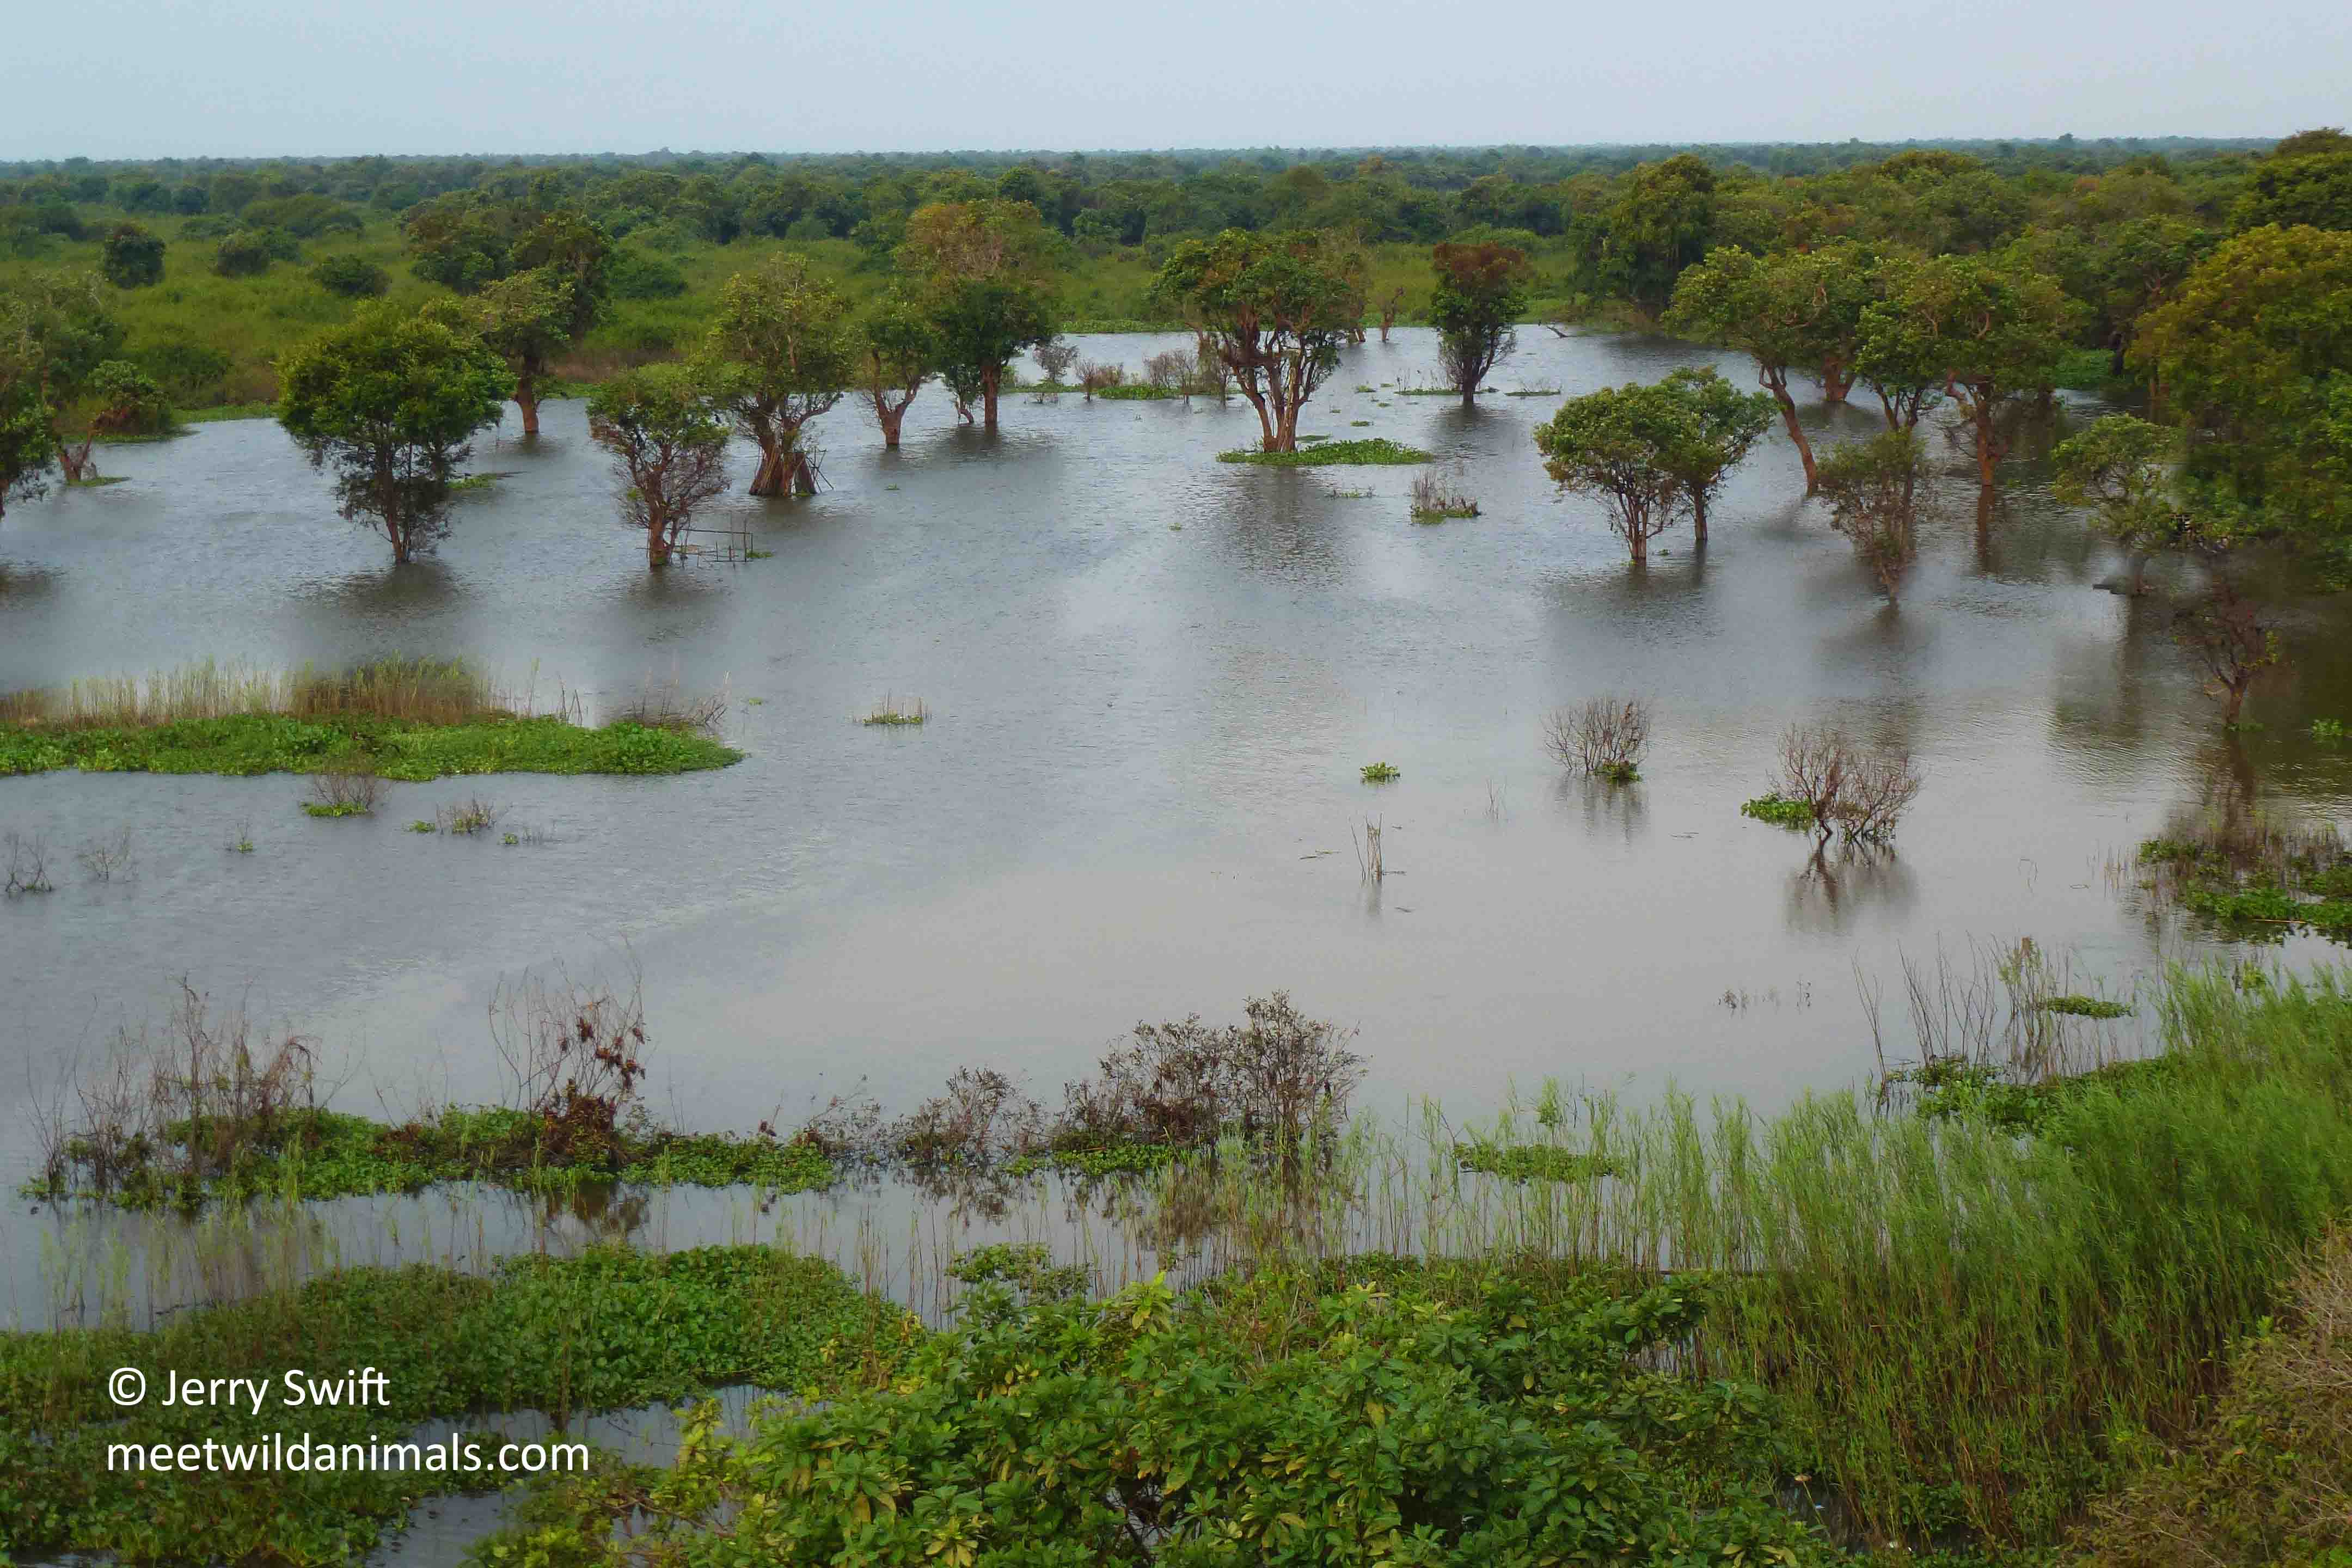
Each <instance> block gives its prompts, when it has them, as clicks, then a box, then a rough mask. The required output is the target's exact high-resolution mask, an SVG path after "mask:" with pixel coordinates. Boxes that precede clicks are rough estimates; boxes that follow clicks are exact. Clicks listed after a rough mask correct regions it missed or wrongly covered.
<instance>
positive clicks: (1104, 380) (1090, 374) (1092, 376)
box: [1078, 360, 1127, 400]
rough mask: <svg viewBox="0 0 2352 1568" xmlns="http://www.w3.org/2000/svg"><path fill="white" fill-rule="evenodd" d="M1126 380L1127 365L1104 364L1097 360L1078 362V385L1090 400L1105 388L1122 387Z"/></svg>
mask: <svg viewBox="0 0 2352 1568" xmlns="http://www.w3.org/2000/svg"><path fill="white" fill-rule="evenodd" d="M1126 380H1127V367H1126V366H1125V365H1119V364H1104V363H1100V362H1098V361H1096V360H1081V361H1079V362H1078V385H1079V386H1080V387H1081V388H1082V389H1084V391H1085V392H1086V395H1087V398H1088V399H1089V400H1091V399H1092V398H1093V396H1094V395H1095V394H1096V393H1097V392H1100V391H1102V390H1103V389H1104V388H1106V387H1111V386H1118V385H1121V384H1124V383H1125V382H1126Z"/></svg>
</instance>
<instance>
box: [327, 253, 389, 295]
mask: <svg viewBox="0 0 2352 1568" xmlns="http://www.w3.org/2000/svg"><path fill="white" fill-rule="evenodd" d="M310 281H312V282H313V283H316V284H317V285H318V286H319V287H320V288H321V289H325V290H326V291H327V292H328V293H330V294H335V295H340V296H341V298H343V299H346V300H375V299H381V298H382V297H383V295H384V293H385V292H386V291H387V290H389V289H391V288H392V274H391V273H389V272H386V271H385V270H384V269H383V268H381V267H378V266H377V265H376V264H375V263H374V262H373V261H370V260H368V259H367V258H365V257H362V256H351V255H342V256H330V257H328V258H326V259H324V260H323V261H320V262H319V263H317V264H316V265H314V266H313V267H312V268H310Z"/></svg>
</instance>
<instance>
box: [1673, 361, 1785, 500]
mask: <svg viewBox="0 0 2352 1568" xmlns="http://www.w3.org/2000/svg"><path fill="white" fill-rule="evenodd" d="M1658 389H1659V391H1660V392H1662V393H1663V394H1664V395H1667V396H1669V397H1672V398H1674V399H1675V400H1676V401H1677V402H1679V403H1680V404H1681V405H1682V407H1683V411H1684V413H1685V416H1686V424H1685V432H1684V435H1683V437H1682V438H1681V439H1680V440H1678V441H1676V442H1675V443H1674V444H1673V445H1672V446H1670V447H1667V448H1666V449H1665V450H1664V454H1663V458H1662V460H1663V461H1664V465H1665V469H1666V472H1667V473H1669V474H1671V475H1672V476H1673V477H1674V478H1675V479H1678V480H1680V481H1681V483H1682V487H1683V499H1684V500H1685V502H1686V503H1687V504H1688V505H1689V507H1690V509H1691V515H1692V518H1693V520H1694V521H1695V522H1696V525H1697V528H1698V531H1699V532H1700V533H1702V534H1704V533H1705V532H1706V509H1707V507H1708V506H1709V505H1710V504H1711V503H1712V502H1713V501H1714V500H1715V496H1716V493H1717V491H1718V490H1720V489H1722V488H1723V482H1724V480H1725V479H1728V478H1729V477H1730V475H1731V470H1732V469H1734V468H1738V466H1739V465H1740V464H1741V463H1743V462H1745V461H1746V460H1747V458H1748V453H1750V452H1752V451H1754V450H1755V449H1756V443H1757V442H1759V441H1760V440H1762V439H1763V438H1764V432H1765V431H1767V430H1769V429H1770V428H1771V427H1772V420H1773V417H1774V408H1773V404H1772V399H1771V398H1770V397H1769V395H1766V394H1764V393H1761V392H1742V391H1740V390H1739V389H1738V387H1735V386H1733V385H1732V384H1731V383H1729V382H1728V381H1726V380H1725V379H1724V378H1723V376H1722V375H1721V374H1719V373H1717V371H1716V370H1715V369H1714V368H1713V367H1712V366H1700V367H1696V368H1685V369H1683V370H1678V371H1675V372H1674V373H1673V374H1670V375H1668V376H1667V377H1666V378H1665V380H1664V381H1662V382H1660V383H1659V384H1658Z"/></svg>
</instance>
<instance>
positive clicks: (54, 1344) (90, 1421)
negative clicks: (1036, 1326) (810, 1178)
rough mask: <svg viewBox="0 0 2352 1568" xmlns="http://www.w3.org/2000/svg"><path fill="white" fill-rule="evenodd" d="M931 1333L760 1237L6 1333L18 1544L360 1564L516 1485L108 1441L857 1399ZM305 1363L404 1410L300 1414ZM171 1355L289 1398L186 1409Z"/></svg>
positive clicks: (339, 1435)
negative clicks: (120, 1325)
mask: <svg viewBox="0 0 2352 1568" xmlns="http://www.w3.org/2000/svg"><path fill="white" fill-rule="evenodd" d="M921 1337H922V1334H921V1331H920V1329H919V1326H918V1325H917V1324H916V1323H915V1322H914V1321H913V1320H912V1319H910V1318H908V1317H907V1316H906V1315H905V1314H904V1313H902V1312H900V1311H899V1310H897V1309H896V1308H892V1307H890V1306H888V1305H887V1304H885V1303H883V1302H881V1301H879V1300H875V1299H873V1298H869V1297H866V1296H865V1295H864V1294H862V1293H861V1292H860V1291H859V1290H858V1289H856V1286H854V1285H853V1284H852V1283H851V1282H850V1281H849V1280H848V1279H846V1278H845V1277H844V1276H843V1275H842V1274H841V1273H840V1272H839V1271H838V1270H836V1269H835V1268H831V1267H829V1266H827V1265H824V1264H822V1263H818V1262H815V1261H813V1260H810V1259H805V1258H794V1257H792V1256H790V1255H789V1254H786V1253H783V1252H780V1251H775V1250H772V1249H769V1248H766V1247H707V1248H702V1249H699V1250H696V1251H691V1252H679V1253H674V1254H671V1255H669V1256H667V1257H650V1256H646V1255H644V1254H640V1253H636V1252H632V1251H629V1250H626V1249H624V1248H595V1249H593V1250H590V1251H588V1252H586V1253H584V1254H582V1255H580V1256H577V1257H572V1258H549V1257H543V1256H542V1257H525V1258H514V1259H511V1260H509V1261H508V1262H506V1263H505V1264H503V1265H502V1266H501V1267H500V1268H499V1270H498V1271H497V1273H496V1274H495V1275H493V1276H491V1277H489V1278H487V1279H485V1278H478V1277H473V1276H468V1275H463V1274H458V1273H454V1272H450V1271H446V1270H442V1269H436V1268H405V1269H398V1270H390V1269H374V1268H358V1269H348V1270H341V1271H338V1272H336V1273H332V1274H330V1275H327V1276H324V1277H322V1278H320V1279H314V1280H312V1281H311V1282H310V1283H309V1284H307V1285H305V1286H303V1287H302V1288H300V1289H296V1290H289V1291H283V1292H278V1293H275V1294H271V1295H267V1296H262V1297H258V1298H256V1299H254V1300H247V1301H242V1302H238V1303H236V1304H234V1305H229V1306H217V1307H208V1308H204V1309H200V1310H195V1311H193V1312H189V1313H186V1314H184V1315H180V1316H176V1317H174V1318H173V1319H172V1320H170V1321H169V1322H168V1323H167V1324H166V1325H165V1326H163V1327H162V1328H160V1329H157V1330H154V1331H149V1332H143V1333H142V1332H133V1331H129V1330H126V1329H115V1328H108V1329H68V1330H63V1331H55V1332H49V1333H0V1409H5V1410H6V1411H7V1412H8V1413H9V1420H8V1430H7V1431H6V1432H5V1434H0V1541H5V1542H8V1546H9V1550H10V1551H13V1552H19V1553H22V1554H25V1555H26V1556H29V1557H35V1558H38V1557H45V1556H47V1555H50V1554H52V1553H62V1552H67V1551H68V1550H71V1551H73V1552H109V1553H112V1554H114V1555H115V1557H116V1560H117V1561H121V1562H123V1563H190V1562H195V1563H212V1562H226V1563H246V1562H256V1563H258V1562H278V1563H301V1562H312V1563H317V1562H330V1561H356V1560H358V1559H359V1558H360V1557H362V1556H364V1555H366V1554H367V1553H368V1552H369V1551H370V1550H371V1549H372V1548H373V1547H374V1546H375V1545H376V1544H377V1543H379V1542H381V1541H382V1540H383V1537H384V1536H385V1534H386V1533H387V1532H388V1531H391V1530H393V1529H396V1528H397V1527H398V1526H399V1524H400V1523H401V1522H402V1521H404V1519H405V1517H406V1516H407V1513H408V1510H409V1509H410V1508H411V1507H412V1505H413V1504H414V1503H415V1501H416V1500H419V1499H421V1498H425V1497H429V1496H433V1495H436V1494H443V1493H447V1492H452V1491H457V1490H461V1489H468V1488H483V1487H488V1486H495V1485H496V1484H498V1482H499V1480H500V1479H502V1478H500V1477H499V1476H497V1475H495V1474H490V1475H479V1474H478V1475H474V1476H470V1477H468V1476H467V1475H463V1474H457V1475H451V1474H447V1473H443V1472H439V1471H426V1470H421V1469H397V1468H365V1467H354V1468H324V1469H315V1470H313V1471H310V1472H309V1473H305V1474H300V1475H294V1476H289V1475H287V1474H284V1473H280V1472H277V1471H274V1470H271V1469H269V1468H254V1469H249V1470H230V1469H215V1470H210V1471H206V1472H203V1473H197V1474H181V1473H154V1474H142V1473H141V1472H140V1471H138V1470H134V1469H127V1468H121V1467H119V1466H116V1465H112V1464H110V1462H109V1458H108V1448H109V1447H110V1445H113V1444H118V1443H134V1444H137V1445H140V1446H141V1447H151V1446H152V1445H154V1444H158V1443H168V1444H172V1445H173V1446H174V1447H176V1446H177V1445H179V1444H182V1443H198V1444H201V1443H203V1442H205V1441H206V1440H207V1439H209V1440H212V1441H214V1442H216V1443H221V1444H234V1445H245V1444H252V1443H256V1442H267V1441H268V1440H269V1439H270V1438H271V1437H272V1436H274V1435H281V1434H282V1435H283V1437H284V1438H285V1440H286V1442H287V1443H288V1445H289V1447H290V1446H291V1444H292V1443H293V1441H294V1440H295V1439H296V1438H297V1437H298V1436H301V1435H303V1434H308V1435H309V1436H310V1439H311V1440H312V1441H313V1442H314V1443H317V1444H335V1445H340V1444H343V1443H360V1444H365V1443H368V1442H370V1441H372V1440H373V1441H381V1442H383V1443H387V1444H389V1443H393V1442H397V1441H400V1440H401V1439H402V1438H403V1437H404V1436H405V1434H406V1432H407V1431H408V1429H409V1428H410V1427H412V1426H415V1424H416V1423H419V1422H422V1421H425V1420H429V1419H433V1418H436V1417H455V1418H458V1419H459V1420H460V1421H462V1420H463V1418H464V1417H466V1416H468V1415H479V1414H486V1413H488V1412H492V1411H499V1410H505V1409H527V1408H536V1409H542V1410H546V1411H548V1412H550V1413H551V1414H553V1415H555V1416H556V1418H557V1419H558V1420H559V1421H562V1420H566V1419H568V1418H569V1417H570V1416H571V1415H574V1414H576V1413H578V1412H581V1411H585V1410H597V1409H610V1408H620V1407H627V1406H632V1405H642V1404H646V1403H648V1402H652V1401H656V1400H659V1401H673V1400H679V1399H685V1398H688V1397H691V1396H693V1395H696V1394H703V1393H707V1392H708V1391H709V1390H711V1389H713V1388H716V1387H719V1386H723V1385H726V1384H737V1383H745V1382H749V1383H754V1384H760V1385H761V1386H763V1387H769V1388H776V1389H783V1390H793V1391H798V1392H801V1393H803V1394H806V1395H808V1396H811V1397H817V1396H821V1395H825V1394H836V1395H837V1394H839V1393H841V1392H843V1391H845V1389H846V1388H847V1387H848V1386H849V1385H851V1384H855V1383H858V1382H862V1381H864V1380H866V1379H867V1378H870V1377H874V1376H877V1375H883V1374H886V1373H887V1371H888V1369H890V1368H892V1367H894V1366H895V1365H897V1364H898V1363H899V1362H901V1361H902V1360H903V1359H904V1358H905V1356H906V1355H907V1353H908V1351H909V1349H910V1348H911V1347H912V1346H913V1345H915V1344H916V1343H918V1342H919V1341H920V1339H921ZM121 1366H131V1367H137V1368H140V1369H142V1370H143V1371H144V1372H145V1373H147V1376H148V1379H149V1390H150V1393H149V1397H148V1399H147V1400H146V1401H145V1402H144V1403H143V1404H142V1405H138V1406H136V1407H134V1408H132V1409H130V1410H127V1411H126V1410H122V1409H118V1408H117V1407H116V1406H115V1405H113V1404H112V1403H111V1401H110V1399H109V1398H108V1396H107V1392H106V1379H107V1377H108V1375H109V1374H110V1373H111V1372H112V1371H113V1370H114V1369H115V1368H117V1367H121ZM289 1367H292V1368H305V1369H310V1372H311V1373H313V1374H314V1375H316V1376H318V1377H320V1378H321V1379H326V1378H331V1377H334V1376H336V1375H338V1374H340V1373H341V1372H342V1370H343V1369H345V1368H358V1367H369V1368H373V1369H375V1370H376V1371H378V1372H380V1373H383V1379H384V1381H383V1389H382V1393H381V1395H380V1397H381V1398H382V1399H383V1401H384V1403H381V1404H376V1403H371V1404H366V1405H349V1404H345V1405H339V1406H338V1405H315V1406H313V1405H305V1406H302V1407H299V1408H288V1407H286V1406H284V1405H281V1404H280V1403H279V1401H278V1395H279V1394H280V1392H281V1390H280V1389H279V1387H278V1384H277V1382H276V1380H277V1379H278V1378H279V1376H280V1375H281V1374H282V1373H284V1372H285V1371H286V1369H288V1368H289ZM167 1369H170V1370H174V1371H177V1372H179V1373H183V1374H184V1375H188V1376H205V1377H247V1378H254V1379H260V1380H265V1381H267V1382H268V1383H269V1384H270V1385H271V1394H272V1396H271V1397H270V1398H269V1399H268V1401H267V1402H265V1403H264V1404H263V1405H262V1408H261V1411H260V1413H259V1414H258V1415H256V1414H255V1412H254V1410H253V1407H252V1405H250V1404H246V1405H215V1406H199V1407H197V1408H194V1409H189V1408H186V1407H184V1406H180V1405H173V1406H165V1405H163V1404H161V1403H160V1398H159V1396H158V1395H159V1390H160V1386H161V1384H162V1380H163V1375H164V1373H165V1371H166V1370H167ZM468 1436H469V1437H475V1438H481V1439H482V1440H484V1441H486V1442H487V1444H488V1447H486V1448H485V1449H484V1451H483V1458H484V1460H485V1461H486V1462H487V1461H488V1460H489V1459H490V1458H491V1457H492V1456H494V1455H495V1454H496V1453H497V1451H498V1446H499V1441H500V1439H498V1438H495V1437H487V1436H485V1435H483V1434H481V1433H479V1432H475V1431H469V1433H468Z"/></svg>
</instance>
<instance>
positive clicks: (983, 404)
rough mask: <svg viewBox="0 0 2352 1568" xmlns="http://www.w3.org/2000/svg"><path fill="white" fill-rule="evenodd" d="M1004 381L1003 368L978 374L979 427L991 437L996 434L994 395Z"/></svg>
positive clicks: (999, 367)
mask: <svg viewBox="0 0 2352 1568" xmlns="http://www.w3.org/2000/svg"><path fill="white" fill-rule="evenodd" d="M1003 380H1004V367H1003V366H1002V365H998V366H996V367H995V368H993V369H991V370H984V371H982V372H981V374H980V427H981V428H982V430H985V431H986V432H988V434H990V435H991V436H993V435H995V434H996V393H997V388H998V387H999V385H1000V384H1002V383H1003Z"/></svg>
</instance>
